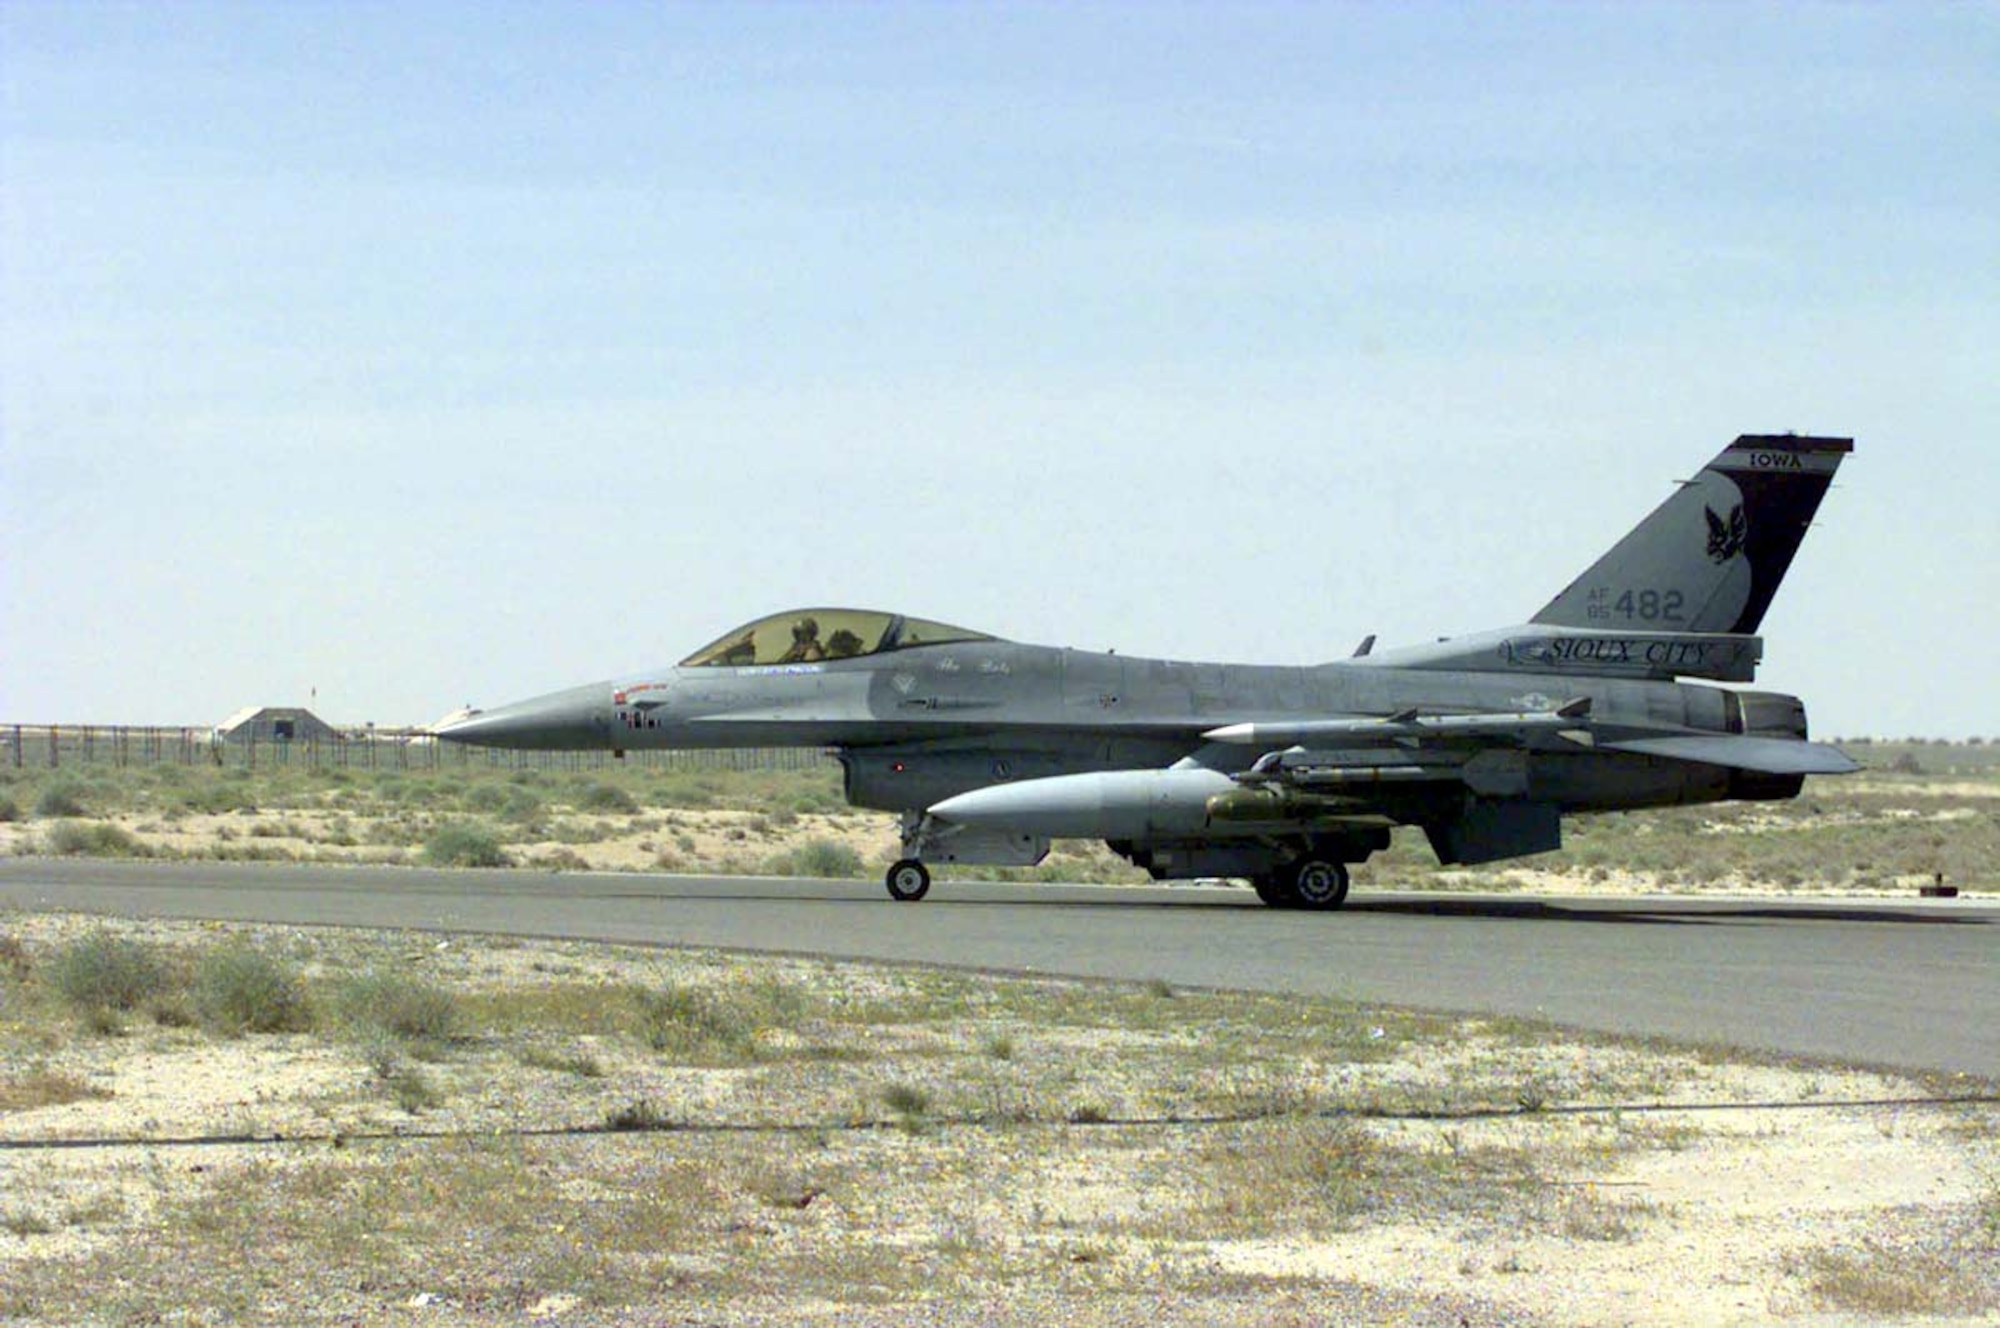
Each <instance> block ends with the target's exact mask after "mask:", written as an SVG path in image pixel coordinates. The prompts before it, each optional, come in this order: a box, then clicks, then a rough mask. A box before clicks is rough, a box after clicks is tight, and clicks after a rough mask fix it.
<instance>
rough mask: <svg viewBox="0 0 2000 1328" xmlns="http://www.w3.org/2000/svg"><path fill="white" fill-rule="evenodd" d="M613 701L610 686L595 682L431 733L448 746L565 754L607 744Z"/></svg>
mask: <svg viewBox="0 0 2000 1328" xmlns="http://www.w3.org/2000/svg"><path fill="white" fill-rule="evenodd" d="M610 699H611V685H610V684H609V683H592V684H591V685H589V686H586V687H571V688H569V689H567V690H565V691H560V692H550V693H549V694H548V695H546V696H537V697H534V698H532V699H530V700H526V701H516V702H514V703H513V704H511V705H504V706H497V707H495V708H494V709H492V710H477V711H474V712H473V713H471V714H469V715H467V716H465V717H464V718H463V719H455V720H452V721H450V722H449V723H445V724H440V725H438V726H437V727H436V728H435V729H432V730H431V732H432V733H433V734H434V735H435V736H437V737H439V738H443V739H444V740H445V741H447V742H464V743H471V744H473V745H474V746H479V747H518V748H529V749H535V750H543V751H560V750H565V749H575V748H579V747H596V746H602V745H603V744H604V743H605V742H606V733H607V727H606V725H607V723H608V716H607V710H608V707H609V702H610Z"/></svg>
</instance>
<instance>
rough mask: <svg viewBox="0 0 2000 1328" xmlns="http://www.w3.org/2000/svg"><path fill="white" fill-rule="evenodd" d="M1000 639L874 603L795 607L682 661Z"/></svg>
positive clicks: (764, 659)
mask: <svg viewBox="0 0 2000 1328" xmlns="http://www.w3.org/2000/svg"><path fill="white" fill-rule="evenodd" d="M997 639H998V638H996V637H993V636H990V635H988V634H987V633H985V632H973V631H968V630H966V629H965V628H963V627H953V626H952V625H951V624H949V623H941V622H931V621H929V620H928V619H925V618H905V617H904V616H903V615H902V614H900V613H878V612H876V611H875V610H873V609H793V610H791V611H790V612H788V613H774V614H772V615H771V616H770V617H768V618H760V619H758V620H757V621H756V622H753V623H749V624H747V625H745V626H743V627H739V628H737V629H736V630H735V631H733V632H728V633H726V634H724V635H723V636H721V637H718V638H717V639H716V640H715V641H713V642H711V643H709V644H708V645H705V646H703V647H702V648H701V649H700V650H697V651H695V652H694V653H693V654H692V655H689V656H688V657H687V658H686V659H684V660H682V661H681V667H682V668H684V669H687V668H707V667H710V666H715V665H754V664H812V663H818V662H819V661H821V660H828V659H854V658H857V657H859V656H862V655H874V654H879V653H880V652H882V651H885V650H906V649H908V648H909V647H911V646H935V645H942V644H944V643H946V642H950V641H993V640H997Z"/></svg>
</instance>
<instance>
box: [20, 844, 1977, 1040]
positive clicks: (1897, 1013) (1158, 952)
mask: <svg viewBox="0 0 2000 1328" xmlns="http://www.w3.org/2000/svg"><path fill="white" fill-rule="evenodd" d="M9 907H12V908H27V909H41V908H59V909H77V910H85V911H92V912H105V913H114V914H119V915H124V916H134V917H171V918H213V919H231V920H239V921H257V922H275V923H299V924H335V925H342V926H359V927H415V928H424V929H430V930H444V931H467V932H489V933H499V934H507V935H518V936H548V937H565V938H574V939H583V940H606V941H625V942H641V943H649V944H671V945H694V946H721V947H727V948H733V949H740V950H764V951H784V952H791V953H800V954H816V955H829V956H837V957H842V958H861V959H888V960H898V961H915V962H922V963H933V964H946V965H954V966H962V967H973V968H985V969H997V970H1007V971H1014V972H1035V973H1051V974H1070V975H1076V976H1081V977H1106V978H1126V979H1142V980H1143V979H1151V978H1162V979H1165V980H1166V981H1169V982H1172V983H1175V984H1179V985H1184V986H1213V987H1231V988H1239V989H1245V990H1255V991H1278V992H1300V993H1311V994H1318V995H1329V996H1338V997H1345V998H1349V999H1353V1000H1359V1001H1369V1002H1381V1003H1388V1004H1395V1005H1405V1006H1421V1007H1426V1008H1431V1009H1443V1010H1465V1011H1483V1012H1490V1013H1495V1014H1512V1015H1527V1016H1535V1017H1541V1018H1547V1019H1552V1020H1555V1021H1557V1022H1559V1023H1564V1024H1573V1025H1576V1026H1579V1027H1584V1028H1593V1029H1603V1030H1607V1031H1612V1032H1621V1033H1643V1034H1654V1035H1659V1036H1664V1037H1669V1038H1675V1039H1688V1040H1696V1041H1704V1042H1719V1043H1726V1044H1729V1045H1732V1046H1739V1047H1746V1048H1754V1049H1760V1050H1768V1051H1781V1052H1788V1053H1795V1054H1800V1055H1807V1056H1819V1057H1829V1058H1834V1059H1838V1060H1844V1061H1858V1062H1864V1063H1875V1064H1882V1065H1893V1066H1901V1067H1906V1068H1910V1069H1924V1070H1941V1071H1959V1072H1965V1073H1970V1074H1974V1075H1978V1076H1981V1077H1987V1078H1994V1077H2000V902H1984V903H1979V902H1973V901H1970V900H1950V901H1923V902H1918V901H1915V900H1912V901H1909V902H1903V901H1896V902H1887V901H1884V902H1841V903H1831V902H1829V903H1794V902H1790V901H1764V900H1755V901H1753V900H1744V901H1710V900H1692V899H1660V898H1650V899H1603V898H1588V899H1585V898H1576V899H1562V898H1543V899H1529V898H1523V897H1520V896H1512V895H1509V896H1489V895H1424V896H1417V895H1408V894H1384V895H1377V896H1372V897H1371V896H1369V895H1368V894H1367V893H1366V892H1365V891H1358V892H1357V893H1356V895H1355V896H1354V898H1353V899H1351V900H1350V901H1349V903H1348V906H1347V907H1346V908H1345V909H1343V910H1341V911H1340V912H1338V913H1331V914H1309V913H1296V912H1281V911H1276V910H1272V909H1268V908H1265V907H1263V906H1262V905H1260V904H1258V903H1257V902H1256V899H1255V897H1254V896H1252V895H1251V894H1250V892H1249V891H1248V890H1245V889H1238V888H1231V887H1221V886H1195V887H1176V888H1171V889H1169V888H1162V887H1108V886H1048V885H994V884H974V883H958V882H943V883H940V884H939V885H937V886H936V887H935V888H934V889H933V890H932V892H931V896H930V898H928V899H926V900H924V901H923V902H922V903H919V904H898V903H895V902H893V901H892V900H890V899H889V898H888V896H887V894H886V893H885V892H884V891H883V890H882V888H881V886H879V885H876V884H868V883H862V882H848V881H796V880H772V879H761V878H752V879H738V878H707V877H689V876H641V875H623V874H594V873H564V874H560V875H556V874H550V873H543V872H527V871H422V870H415V869H408V868H369V867H306V866H289V865H284V866H267V865H262V864H235V863H215V864H207V863H129V862H97V861H80V860H57V859H32V858H14V859H5V860H0V908H9Z"/></svg>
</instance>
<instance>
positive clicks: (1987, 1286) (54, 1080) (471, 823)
mask: <svg viewBox="0 0 2000 1328" xmlns="http://www.w3.org/2000/svg"><path fill="white" fill-rule="evenodd" d="M1877 754H1878V755H1880V756H1881V757H1882V760H1881V761H1880V762H1879V763H1878V765H1877V767H1876V768H1873V769H1871V770H1870V771H1868V772H1866V773H1864V774H1863V775H1860V776H1855V777H1853V778H1850V779H1847V780H1842V781H1815V783H1814V785H1813V786H1812V787H1810V788H1809V789H1808V792H1807V796H1806V797H1805V798H1802V799H1799V800H1798V801H1797V802H1794V803H1782V804H1764V805H1756V806H1747V807H1721V808H1714V807H1711V808H1696V809H1683V810H1675V811H1668V812H1657V813H1645V814H1635V815H1631V816H1622V817H1609V818H1600V819H1599V820H1597V821H1579V822H1574V823H1572V827H1571V830H1572V834H1571V840H1570V844H1569V846H1568V847H1567V848H1566V849H1565V850H1564V851H1563V852H1562V853H1560V854H1554V855H1547V856H1545V857H1543V858H1538V859H1535V860H1532V861H1531V862H1530V863H1529V864H1527V865H1524V866H1517V867H1511V868H1505V869H1502V870H1497V871H1490V872H1444V871H1441V870H1439V869H1437V868H1436V867H1435V866H1433V865H1430V864H1428V863H1427V862H1426V861H1425V859H1424V855H1423V853H1422V849H1421V842H1420V841H1417V842H1413V843H1412V842H1399V843H1398V845H1397V846H1396V848H1394V849H1392V850H1391V851H1390V852H1389V853H1388V854H1385V855H1383V856H1382V857H1380V858H1378V859H1377V860H1376V862H1374V863H1371V864H1370V865H1369V867H1368V868H1367V869H1365V876H1364V880H1366V881H1367V882H1368V883H1369V885H1370V886H1371V887H1373V888H1390V889H1394V888H1403V887H1422V888H1428V889H1436V888H1440V887H1443V888H1453V887H1464V888H1479V889H1518V890H1549V891H1555V890H1560V891H1563V892H1578V891H1618V890H1648V891H1655V890H1667V891H1675V890H1679V891H1696V892H1700V891H1708V892H1727V893H1747V894H1781V895H1816V894H1829V895H1833V894H1886V895H1895V894H1906V893H1913V892H1914V890H1915V889H1916V888H1918V887H1919V886H1920V885H1923V884H1926V883H1931V882H1933V881H1935V880H1936V878H1937V876H1938V875H1939V874H1942V875H1943V876H1944V877H1945V879H1946V880H1948V881H1950V882H1951V883H1953V884H1956V885H1960V886H1962V888H1964V889H1966V890H1967V891H1968V892H1975V893H1976V892H1990V891H1996V890H2000V816H1997V815H1996V812H2000V760H1989V754H1990V755H1991V756H1993V757H1996V758H2000V751H1992V750H1991V749H1985V748H1979V749H1971V748H1967V747H1965V746H1963V745H1959V746H1953V747H1937V746H1930V747H1923V748H1918V749H1910V748H1902V749H1896V750H1893V751H1891V750H1887V749H1885V750H1882V751H1880V752H1879V753H1877ZM1063 849H1064V851H1063V852H1062V853H1061V854H1060V855H1059V856H1056V857H1053V858H1052V859H1051V861H1050V862H1049V863H1047V864H1045V865H1044V867H1043V868H1041V869H1039V871H1038V873H1017V874H1019V875H1034V874H1041V875H1052V876H1056V877H1060V878H1064V879H1082V880H1112V881H1116V880H1121V879H1134V877H1135V874H1134V873H1132V872H1131V871H1130V869H1129V868H1128V867H1126V866H1125V865H1124V864H1122V863H1120V862H1118V861H1117V860H1116V859H1114V858H1112V857H1110V856H1109V855H1108V854H1107V853H1105V852H1104V851H1103V850H1102V849H1101V848H1100V847H1096V846H1068V845H1065V846H1063ZM0 852H10V853H59V854H70V853H95V854H109V855H114V856H156V857H167V858H179V859H194V860H202V859H211V858H212V859H226V858H254V859H259V860H273V861H287V860H299V861H328V860H331V861H369V862H387V863H397V862H407V863H412V864H417V863H422V864H427V865H451V864H454V863H464V864H473V865H505V864H519V865H532V866H537V867H544V868H549V867H552V868H556V869H558V870H564V869H567V870H579V869H594V870H629V871H641V870H643V871H699V872H735V873H744V872H751V873H755V872H769V873H776V874H786V875H812V876H872V875H874V874H876V873H877V872H879V870H880V868H881V866H882V865H883V864H884V863H885V862H886V861H887V860H888V858H889V857H890V856H892V855H893V852H894V835H893V827H892V825H891V823H890V822H889V821H888V819H887V818H885V817H882V816H879V815H876V814H872V813H863V812H855V811H852V810H850V809H846V808H845V807H844V806H843V805H842V804H841V801H840V798H839V792H838V783H837V774H836V773H835V772H832V771H825V770H818V771H802V772H786V773H782V774H779V773H757V772H740V771H714V772H687V771H659V770H648V769H645V768H638V769H625V770H618V769H609V770H581V771H578V770H545V769H521V768H515V769H507V768H483V767H481V768H470V769H461V770H456V771H453V770H442V771H429V772H422V771H413V772H401V771H399V772H355V771H340V770H296V769H292V770H287V769H276V770H269V769H266V770H259V771H244V770H238V769H231V768H227V767H223V768H208V767H202V766H195V767H188V766H175V765H154V766H144V765H141V766H133V767H115V768H107V767H102V766H92V767H85V768H82V769H75V768H59V769H56V770H46V769H44V770H32V769H25V768H19V769H15V770H11V771H0ZM1997 1127H2000V1086H1996V1085H1994V1084H1991V1083H1986V1082H1982V1081H1978V1080H1973V1079H1968V1078H1963V1077H1959V1078H1950V1079H1936V1078H1920V1077H1912V1076H1907V1075H1899V1074H1894V1073H1884V1072H1880V1071H1874V1070H1868V1069H1863V1068H1856V1067H1846V1066H1838V1065H1831V1064H1824V1063H1812V1062H1797V1061H1777V1060H1771V1059H1767V1058H1758V1057H1753V1056H1748V1055H1739V1054H1736V1053H1733V1052H1729V1051H1726V1050H1721V1049H1717V1048H1713V1047H1706V1048H1690V1047H1680V1046H1675V1045H1671V1044H1665V1043H1658V1042H1637V1041H1630V1040H1619V1039H1614V1038H1600V1037H1584V1036H1579V1035H1578V1034H1576V1033H1574V1032H1571V1031H1561V1030H1556V1029H1552V1028H1548V1027H1544V1026H1541V1025H1537V1024H1533V1023H1526V1022H1522V1021H1515V1020H1500V1019H1480V1018H1469V1017H1462V1016H1444V1015H1437V1014H1428V1013H1423V1012H1417V1011H1408V1010H1398V1009H1392V1008H1384V1007H1362V1006H1354V1005H1347V1004H1342V1003H1339V1002H1334V1001H1327V1000H1301V999H1298V998H1286V999H1283V1000H1279V999H1275V998H1271V997H1264V996H1257V995H1250V994H1242V993H1230V992H1197V991H1177V990H1174V989H1172V988H1170V987H1168V986H1166V985H1165V984H1162V983H1153V984H1142V985H1137V986H1130V985H1117V984H1092V983H1079V982H1065V981H1056V980H1042V979H1030V978H1011V979H1010V978H1005V977H984V976H974V975H966V974H957V973H946V972H938V971H933V970H927V969H922V968H915V967H881V966H873V967H871V966H866V965H859V964H850V963H840V962H833V961H813V960H806V959H789V958H766V957H744V956H733V955H723V954H715V953H706V952H701V951H695V950H678V949H666V948H662V949H646V948H632V947H617V946H605V945H586V944H581V943H556V942H525V941H514V940H506V939H500V938H477V937H467V938H458V937H454V938H451V939H442V938H439V937H437V936H430V935H420V934H415V933H393V932H361V931H341V930H335V929H311V930H306V929H294V928H281V927H251V926H223V925H217V924H192V923H163V922H137V921H132V920H125V919H115V918H96V917H85V916H80V915H75V914H69V913H63V912H46V913H44V912H14V913H6V914H0V1322H4V1323H10V1324H11V1323H21V1324H72V1323H103V1324H128V1323H131V1324H138V1323H242V1322H252V1323H274V1324H277V1323H284V1324H295V1323H297V1324H316V1323H327V1324H332V1323H412V1324H416V1323H422V1324H446V1325H455V1324H477V1323H494V1322H523V1321H528V1322H547V1323H560V1324H600V1323H635V1322H636V1323H673V1324H734V1323H836V1322H838V1323H881V1324H959V1323H963V1324H975V1323H1030V1322H1033V1323H1041V1322H1045V1321H1061V1322H1074V1323H1081V1324H1127V1323H1130V1324H1139V1323H1147V1324H1151V1323H1188V1324H1210V1323H1213V1324H1223V1323H1270V1324H1322V1323H1337V1322H1397V1323H1418V1324H1428V1323H1436V1324H1452V1325H1457V1324H1514V1323H1522V1324H1531V1323H1533V1324H1539V1323H1551V1324H1605V1323H1629V1324H1642V1323H1643V1324H1658V1323H1683V1324H1714V1323H1771V1322H1778V1323H1799V1324H1823V1323H1824V1324H1833V1323H1840V1324H1847V1323H1876V1322H1881V1323H1911V1322H1918V1323H1921V1322H1939V1323H1944V1322H1966V1321H1985V1322H2000V1128H1997Z"/></svg>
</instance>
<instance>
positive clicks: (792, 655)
mask: <svg viewBox="0 0 2000 1328" xmlns="http://www.w3.org/2000/svg"><path fill="white" fill-rule="evenodd" d="M825 658H826V647H825V646H823V645H821V644H820V643H819V620H818V619H816V618H801V619H799V620H798V621H797V622H795V623H793V624H792V648H791V649H790V650H787V651H786V652H785V653H784V654H782V655H780V656H778V662H779V663H780V664H807V663H811V662H813V661H815V660H821V659H825Z"/></svg>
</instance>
